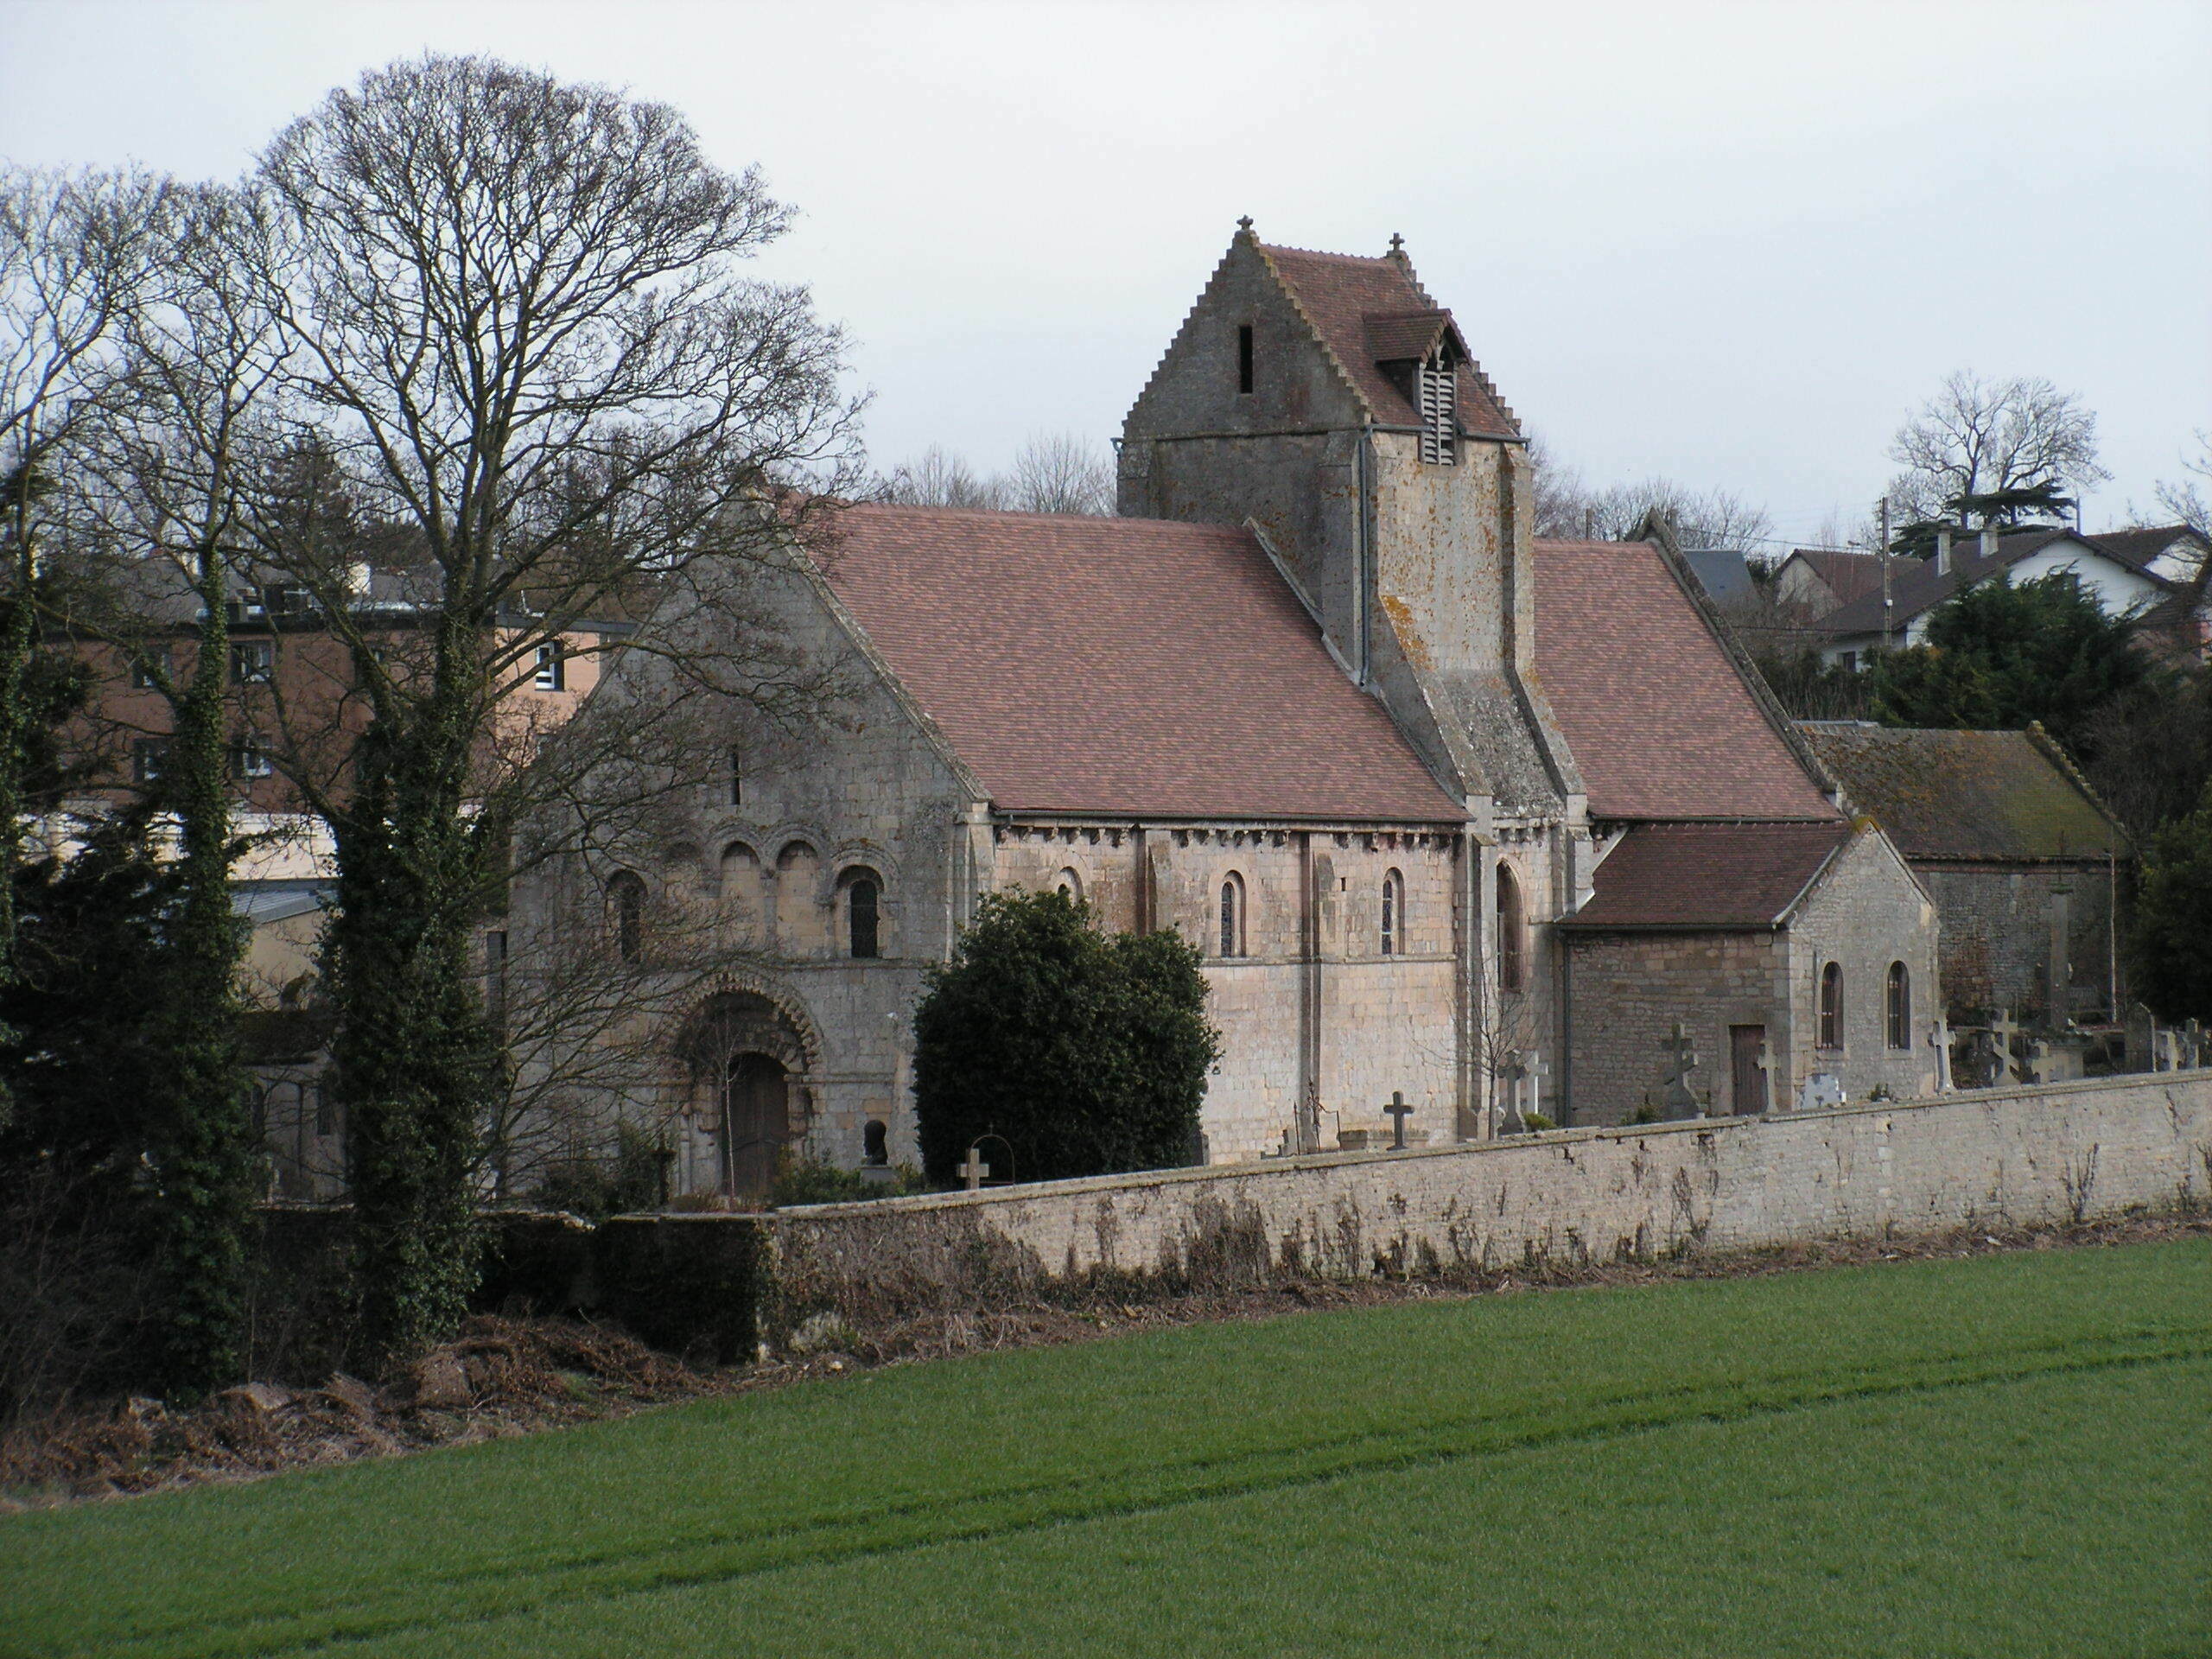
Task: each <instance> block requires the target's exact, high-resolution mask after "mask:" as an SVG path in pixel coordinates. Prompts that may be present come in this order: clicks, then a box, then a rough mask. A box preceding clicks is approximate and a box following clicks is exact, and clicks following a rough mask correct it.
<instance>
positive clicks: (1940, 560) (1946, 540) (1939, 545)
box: [1936, 524, 1951, 576]
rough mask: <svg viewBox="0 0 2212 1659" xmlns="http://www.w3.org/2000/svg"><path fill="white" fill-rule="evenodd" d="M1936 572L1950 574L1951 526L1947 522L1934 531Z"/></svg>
mask: <svg viewBox="0 0 2212 1659" xmlns="http://www.w3.org/2000/svg"><path fill="white" fill-rule="evenodd" d="M1950 574H1951V527H1950V526H1949V525H1948V524H1946V525H1944V526H1943V528H1942V529H1941V530H1939V531H1936V575H1939V576H1948V575H1950Z"/></svg>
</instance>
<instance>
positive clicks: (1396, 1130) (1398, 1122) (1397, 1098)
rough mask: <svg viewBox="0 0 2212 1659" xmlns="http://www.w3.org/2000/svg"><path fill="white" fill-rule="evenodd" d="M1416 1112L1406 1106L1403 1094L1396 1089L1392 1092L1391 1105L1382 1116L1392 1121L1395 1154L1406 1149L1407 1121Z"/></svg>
mask: <svg viewBox="0 0 2212 1659" xmlns="http://www.w3.org/2000/svg"><path fill="white" fill-rule="evenodd" d="M1413 1114H1414V1108H1413V1107H1411V1106H1408V1105H1407V1104H1406V1097H1405V1096H1404V1094H1403V1093H1402V1092H1401V1091H1400V1090H1395V1089H1393V1090H1391V1091H1390V1103H1389V1105H1388V1106H1385V1107H1384V1108H1383V1116H1385V1117H1387V1118H1389V1120H1390V1149H1391V1150H1392V1151H1393V1152H1403V1151H1404V1150H1405V1149H1406V1120H1407V1119H1408V1117H1410V1116H1413Z"/></svg>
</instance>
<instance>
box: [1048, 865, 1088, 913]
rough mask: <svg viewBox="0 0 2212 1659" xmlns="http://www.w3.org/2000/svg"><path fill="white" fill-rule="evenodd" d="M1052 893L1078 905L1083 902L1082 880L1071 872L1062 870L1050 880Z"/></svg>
mask: <svg viewBox="0 0 2212 1659" xmlns="http://www.w3.org/2000/svg"><path fill="white" fill-rule="evenodd" d="M1052 891H1053V892H1055V893H1058V894H1059V895H1060V897H1061V898H1063V899H1068V900H1070V901H1071V902H1072V903H1075V904H1078V905H1079V904H1081V903H1082V902H1083V878H1082V877H1081V876H1079V875H1077V874H1076V873H1075V872H1074V871H1073V870H1062V871H1061V872H1060V873H1059V874H1058V875H1056V876H1054V877H1053V878H1052Z"/></svg>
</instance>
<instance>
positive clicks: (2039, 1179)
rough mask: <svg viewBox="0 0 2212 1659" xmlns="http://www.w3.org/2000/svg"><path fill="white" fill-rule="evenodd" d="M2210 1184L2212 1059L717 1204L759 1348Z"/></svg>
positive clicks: (2163, 1196) (1781, 1240)
mask: <svg viewBox="0 0 2212 1659" xmlns="http://www.w3.org/2000/svg"><path fill="white" fill-rule="evenodd" d="M2209 1187H2212V1071H2195V1072H2183V1073H2164V1074H2161V1075H2158V1076H2155V1077H2150V1076H2144V1077H2120V1078H2100V1079H2095V1080H2093V1081H2087V1082H2078V1083H2067V1084H2047V1085H2044V1086H2041V1087H2033V1088H2024V1089H2011V1090H1990V1091H1985V1092H1976V1093H1965V1094H1959V1095H1953V1096H1946V1097H1943V1098H1942V1099H1938V1100H1930V1101H1924V1102H1918V1103H1903V1104H1891V1103H1884V1104H1881V1105H1878V1106H1852V1107H1846V1108H1841V1109H1836V1110H1832V1111H1822V1112H1805V1113H1789V1114H1783V1115H1777V1116H1770V1117H1764V1118H1713V1119H1707V1120H1701V1121H1694V1122H1686V1123H1678V1124H1660V1125H1648V1126H1639V1127H1635V1128H1599V1129H1566V1130H1559V1131H1554V1132H1551V1133H1547V1134H1543V1135H1532V1136H1528V1137H1525V1138H1516V1139H1513V1140H1510V1141H1493V1142H1489V1143H1485V1144H1480V1145H1469V1146H1457V1147H1433V1148H1420V1149H1413V1150H1408V1151H1405V1152H1397V1153H1364V1154H1323V1155H1319V1156H1313V1157H1304V1158H1284V1159H1269V1160H1262V1161H1256V1162H1253V1163H1248V1164H1244V1165H1240V1166H1230V1167H1215V1168H1211V1169H1187V1170H1172V1171H1164V1172H1159V1173H1150V1174H1143V1175H1125V1176H1113V1177H1103V1178H1098V1179H1090V1180H1080V1181H1066V1182H1059V1183H1053V1184H1050V1185H1033V1186H1027V1187H1007V1188H1002V1189H999V1190H996V1191H993V1190H989V1189H986V1190H985V1191H983V1192H978V1193H973V1194H969V1193H951V1194H935V1195H930V1196H925V1197H917V1198H899V1199H891V1200H887V1201H882V1202H878V1203H874V1204H868V1205H822V1206H817V1207H812V1208H808V1209H798V1210H786V1211H778V1212H775V1213H773V1214H772V1215H770V1216H767V1217H759V1218H753V1219H750V1220H747V1218H741V1217H729V1218H728V1221H730V1222H741V1223H743V1224H747V1225H750V1226H754V1227H758V1228H760V1229H761V1230H762V1233H763V1239H762V1246H763V1248H762V1249H761V1251H760V1273H761V1274H762V1277H761V1279H760V1281H759V1284H758V1286H757V1287H756V1294H757V1295H758V1297H759V1299H760V1300H759V1306H758V1310H757V1311H758V1313H759V1316H760V1330H761V1332H762V1334H763V1336H764V1338H767V1339H769V1340H771V1341H773V1340H775V1339H777V1338H778V1335H779V1333H781V1332H789V1331H790V1330H791V1329H792V1328H794V1327H795V1326H796V1325H797V1324H798V1323H799V1322H800V1321H802V1320H804V1319H807V1318H809V1317H810V1316H813V1315H816V1314H818V1313H825V1312H834V1313H837V1314H839V1315H842V1317H844V1318H846V1319H850V1320H852V1321H853V1322H855V1324H857V1325H870V1324H876V1323H879V1322H882V1321H886V1320H892V1319H901V1318H906V1317H911V1316H914V1315H917V1314H922V1313H929V1312H931V1311H940V1312H942V1311H957V1310H960V1309H963V1308H974V1307H980V1306H992V1305H994V1304H997V1303H1001V1302H1003V1301H1005V1300H1009V1299H1012V1298H1027V1297H1034V1296H1039V1295H1042V1296H1048V1297H1049V1296H1052V1295H1055V1294H1070V1293H1078V1294H1079V1293H1084V1292H1087V1291H1091V1290H1096V1289H1102V1288H1103V1289H1113V1288H1116V1287H1118V1288H1121V1289H1122V1290H1124V1291H1126V1292H1127V1293H1128V1294H1141V1293H1142V1292H1143V1291H1145V1290H1146V1289H1147V1288H1165V1289H1182V1288H1188V1287H1211V1286H1220V1287H1227V1286H1230V1285H1235V1284H1243V1283H1258V1282H1264V1281H1268V1280H1270V1279H1275V1278H1296V1277H1319V1278H1332V1279H1348V1278H1358V1277H1363V1276H1365V1275H1368V1274H1376V1273H1389V1274H1451V1273H1452V1272H1453V1271H1454V1270H1459V1271H1467V1270H1471V1269H1478V1268H1480V1269H1496V1268H1503V1267H1506V1266H1510V1265H1511V1264H1512V1263H1514V1262H1521V1261H1524V1260H1528V1259H1532V1258H1553V1259H1564V1260H1570V1261H1577V1262H1581V1261H1599V1260H1607V1259H1615V1258H1620V1257H1628V1256H1637V1255H1663V1254H1666V1253H1669V1252H1680V1251H1685V1250H1700V1251H1718V1250H1729V1249H1752V1248H1757V1247H1760V1246H1768V1245H1779V1244H1787V1243H1798V1242H1805V1241H1811V1240H1816V1239H1833V1238H1868V1237H1888V1236H1905V1235H1910V1234H1916V1233H1932V1232H1941V1231H1944V1230H1950V1229H1953V1228H1956V1227H1961V1226H1966V1225H1971V1224H1988V1225H2005V1226H2031V1225H2038V1224H2062V1223H2065V1222H2069V1221H2084V1220H2092V1219H2096V1218H2100V1217H2111V1216H2114V1215H2118V1214H2121V1213H2125V1212H2128V1211H2170V1210H2174V1209H2177V1208H2181V1209H2187V1208H2192V1207H2195V1206H2197V1205H2202V1203H2203V1202H2204V1201H2205V1198H2206V1195H2207V1192H2208V1188H2209ZM610 1311H616V1310H610Z"/></svg>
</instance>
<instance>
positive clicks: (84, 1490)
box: [0, 1214, 2212, 1514]
mask: <svg viewBox="0 0 2212 1659" xmlns="http://www.w3.org/2000/svg"><path fill="white" fill-rule="evenodd" d="M2202 1236H2212V1215H2202V1214H2197V1215H2181V1216H2165V1217H2130V1218H2127V1219H2124V1220H2120V1221H2111V1222H2100V1223H2092V1224H2082V1225H2069V1226H2063V1227H2056V1228H2044V1229H1999V1230H1992V1229H1989V1228H1986V1227H1977V1228H1974V1229H1971V1230H1961V1231H1959V1232H1955V1233H1950V1234H1946V1235H1942V1236H1934V1237H1926V1238H1917V1239H1909V1240H1887V1241H1872V1242H1838V1243H1814V1244H1801V1245H1790V1246H1785V1247H1780V1248H1776V1249H1761V1250H1746V1251H1736V1252H1731V1253H1729V1254H1726V1255H1688V1256H1683V1257H1681V1258H1677V1259H1673V1260H1668V1261H1658V1262H1604V1263H1590V1264H1587V1265H1576V1264H1573V1263H1564V1262H1541V1263H1536V1264H1533V1265H1522V1266H1516V1267H1515V1268H1512V1269H1511V1270H1509V1271H1501V1272H1497V1273H1488V1274H1484V1273H1471V1274H1463V1275H1454V1276H1452V1277H1449V1278H1445V1279H1383V1278H1376V1279H1370V1280H1366V1281H1359V1282H1357V1283H1333V1282H1319V1281H1286V1282H1284V1283H1281V1284H1277V1285H1273V1286H1268V1287H1262V1288H1254V1289H1248V1290H1227V1291H1209V1292H1204V1293H1197V1294H1187V1295H1174V1296H1162V1297H1159V1298H1157V1299H1154V1300H1146V1301H1141V1302H1116V1301H1110V1300H1098V1301H1095V1302H1073V1303H1067V1304H1058V1303H1046V1302H1041V1301H1039V1302H1035V1303H1031V1304H1027V1305H1023V1306H1006V1307H999V1308H991V1309H978V1310H970V1311H967V1312H963V1313H941V1314H932V1315H930V1316H928V1317H925V1318H918V1319H909V1320H906V1321H903V1322H901V1323H899V1324H896V1325H887V1326H884V1327H881V1328H878V1329H872V1330H869V1331H866V1332H857V1331H854V1330H852V1329H850V1328H849V1327H845V1326H842V1325H834V1324H830V1325H823V1326H821V1327H820V1328H818V1329H816V1330H812V1331H808V1330H807V1329H806V1328H805V1327H802V1336H803V1338H805V1339H804V1341H803V1342H802V1343H801V1344H800V1345H802V1346H804V1347H805V1348H807V1349H808V1350H809V1351H805V1352H795V1353H791V1354H787V1355H782V1356H779V1357H773V1358H771V1359H766V1360H763V1361H761V1362H760V1363H757V1364H752V1365H742V1366H723V1367H704V1366H697V1365H689V1364H686V1363H683V1362H682V1361H680V1360H677V1359H675V1358H672V1357H669V1356H667V1355H665V1354H661V1353H658V1352H656V1351H653V1350H652V1349H650V1348H647V1347H646V1346H645V1344H642V1343H640V1342H639V1341H637V1340H636V1339H635V1338H632V1337H630V1336H628V1335H626V1333H624V1332H620V1331H618V1330H614V1329H611V1328H609V1327H607V1326H602V1325H593V1324H589V1323H586V1322H583V1321H579V1320H574V1319H506V1318H501V1317H497V1316H492V1315H482V1316H479V1317H476V1318H474V1319H470V1320H469V1321H468V1323H467V1325H466V1326H465V1327H464V1329H463V1331H462V1332H461V1336H460V1337H459V1338H457V1339H456V1340H454V1342H452V1343H449V1344H446V1345H444V1346H442V1347H441V1348H438V1349H436V1350H435V1351H433V1352H431V1353H430V1354H429V1355H428V1356H426V1357H425V1358H424V1359H423V1362H422V1363H420V1364H418V1365H417V1366H416V1368H415V1370H414V1371H413V1373H412V1374H411V1375H410V1376H408V1377H406V1378H404V1379H403V1380H401V1381H399V1382H397V1383H392V1384H390V1385H387V1386H385V1387H383V1388H377V1387H373V1386H372V1385H371V1384H369V1383H364V1382H362V1381H360V1380H359V1379H358V1378H355V1377H351V1376H346V1375H344V1374H342V1373H339V1374H334V1375H333V1376H329V1377H327V1378H325V1379H324V1380H322V1381H321V1383H316V1384H315V1385H313V1386H308V1387H294V1386H290V1385H286V1384H282V1383H273V1382H255V1383H245V1384H244V1385H242V1386H240V1387H238V1388H234V1389H226V1390H224V1391H223V1392H222V1393H221V1394H219V1395H215V1396H214V1397H213V1398H212V1399H210V1400H208V1401H207V1402H203V1403H201V1404H200V1405H197V1406H194V1407H191V1408H181V1407H171V1406H168V1405H166V1404H164V1403H163V1402H161V1401H157V1400H149V1399H144V1398H138V1397H133V1398H130V1399H128V1400H122V1401H113V1402H99V1403H98V1404H96V1405H86V1406H79V1407H76V1408H71V1409H68V1410H65V1411H61V1412H57V1413H54V1414H51V1415H49V1416H47V1417H44V1418H41V1419H39V1420H36V1421H29V1422H25V1423H22V1424H19V1425H17V1426H16V1427H13V1428H10V1430H8V1431H7V1432H6V1433H4V1434H0V1514H4V1513H9V1512H12V1511H16V1510H24V1509H29V1508H44V1507H49V1506H52V1505H55V1504H60V1503H78V1502H84V1501H87V1500H92V1499H98V1498H105V1497H124V1496H129V1495H132V1494H137V1493H143V1492H150V1491H162V1490H164V1489H167V1488H172V1487H177V1486H185V1485H192V1484H199V1483H201V1482H207V1481H219V1480H240V1479H251V1478H256V1477H258V1476H261V1475H266V1474H273V1473H276V1472H278V1471H283V1470H286V1469H296V1468H308V1467H313V1466H316V1465H327V1464H338V1463H346V1462H351V1461H353V1460H355V1459H361V1458H372V1457H392V1456H397V1455H400V1454H403V1453H406V1452H417V1451H422V1450H424V1449H426V1448H428V1447H431V1446H465V1445H469V1444H472V1443H474V1442H475V1441H479V1440H499V1439H505V1438H509V1437H512V1436H514V1435H518V1434H527V1433H537V1431H539V1430H542V1429H548V1428H557V1427H565V1426H567V1425H569V1424H574V1423H582V1422H591V1421H601V1420H605V1419H609V1418H615V1417H622V1416H626V1415H627V1414H630V1413H632V1412H633V1411H638V1410H640V1409H643V1408H647V1407H652V1406H659V1405H668V1404H673V1403H676V1402H682V1401H687V1400H698V1399H704V1398H708V1397H711V1396H715V1395H731V1394H742V1393H747V1392H751V1391H753V1390H755V1389H774V1388H784V1387H788V1386H790V1385H791V1384H793V1383H801V1382H805V1381H807V1380H810V1379H812V1378H817V1377H824V1376H837V1375H841V1374H843V1373H846V1372H849V1371H850V1370H855V1369H858V1368H862V1367H873V1366H880V1365H891V1364H904V1363H913V1362H916V1361H921V1360H929V1359H938V1358H944V1357H949V1356H951V1355H955V1354H963V1353H975V1352H980V1351H989V1350H995V1349H1007V1348H1025V1347H1035V1346H1040V1345H1044V1344H1058V1343H1068V1342H1083V1341H1092V1340H1096V1339H1098V1338H1101V1337H1104V1336H1111V1335H1117V1334H1121V1333H1123V1332H1130V1331H1137V1330H1145V1329H1154V1328H1161V1327H1166V1326H1170V1325H1196V1324H1202V1323H1208V1322H1218V1321H1224V1320H1236V1319H1271V1318H1275V1317H1279V1316H1281V1315H1282V1314H1286V1313H1300V1312H1307V1311H1314V1310H1320V1309H1330V1308H1352V1307H1368V1306H1381V1305H1383V1304H1386V1303H1395V1302H1405V1301H1421V1300H1459V1299H1465V1298H1467V1297H1471V1296H1484V1295H1512V1294H1523V1293H1527V1292H1533V1291H1543V1290H1554V1289H1564V1288H1569V1287H1576V1286H1590V1285H1641V1284H1661V1283H1667V1282H1671V1281H1681V1280H1688V1279H1727V1278H1748V1277H1754V1276H1758V1275H1761V1274H1774V1273H1793V1272H1801V1271H1804V1270H1807V1269H1812V1268H1832V1267H1843V1266H1851V1265H1859V1264H1865V1263H1870V1262H1899V1261H1912V1260H1926V1259H1931V1258H1938V1257H1958V1256H1970V1255H1993V1254H1997V1253H1999V1252H2002V1251H2008V1250H2045V1249H2079V1248H2084V1247H2097V1246H2103V1245H2112V1244H2138V1243H2157V1242H2161V1241H2166V1240H2172V1239H2179V1238H2188V1237H2202Z"/></svg>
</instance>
